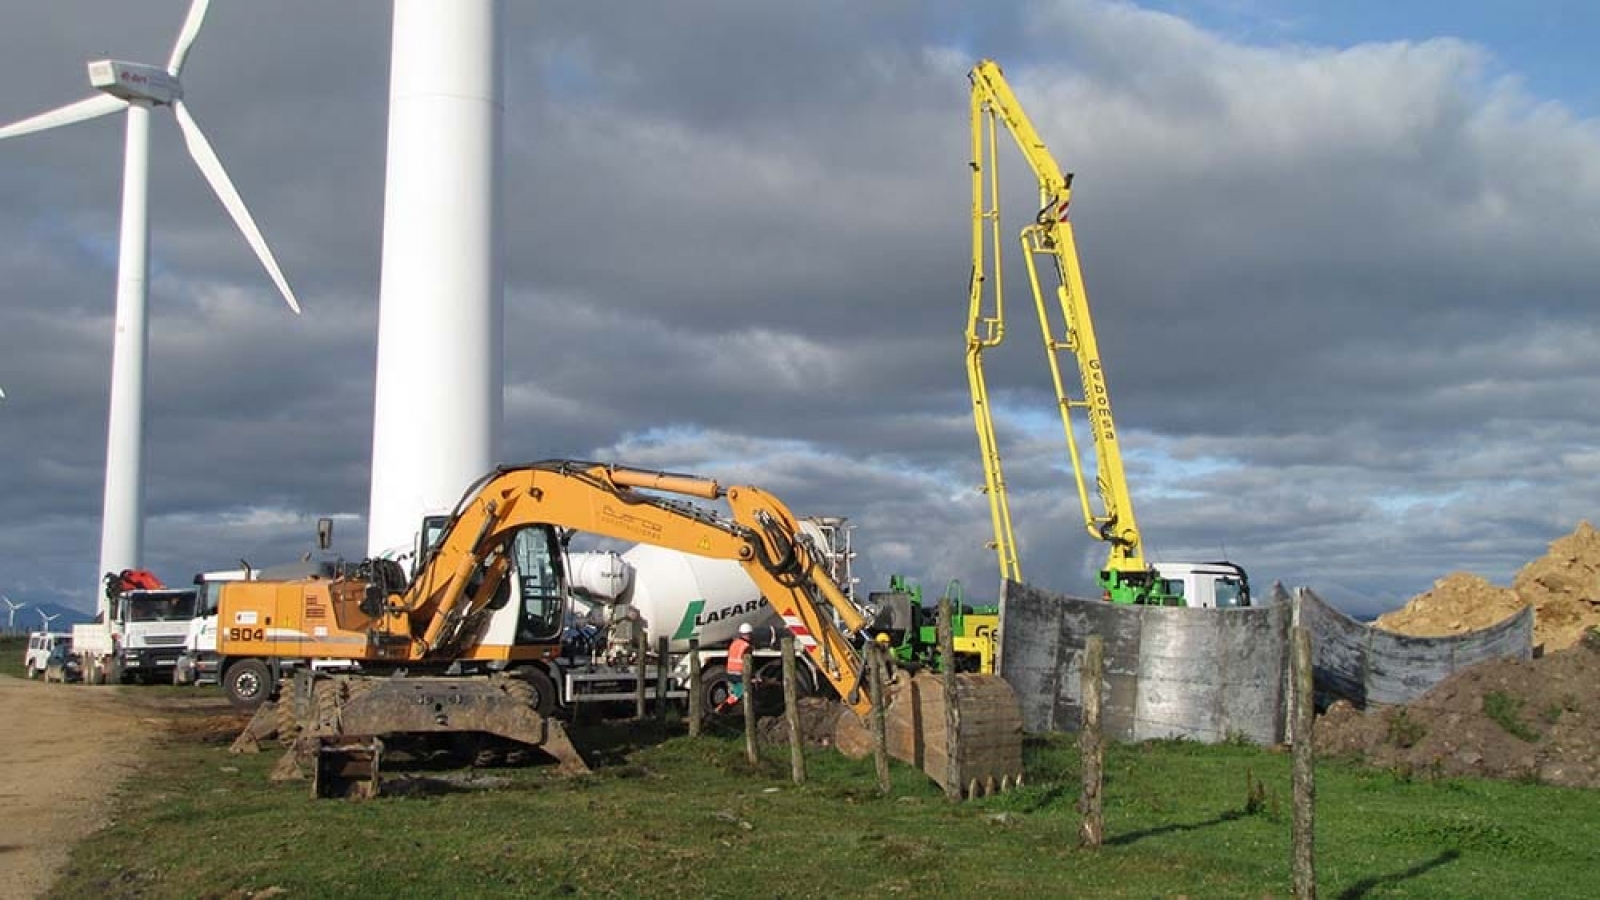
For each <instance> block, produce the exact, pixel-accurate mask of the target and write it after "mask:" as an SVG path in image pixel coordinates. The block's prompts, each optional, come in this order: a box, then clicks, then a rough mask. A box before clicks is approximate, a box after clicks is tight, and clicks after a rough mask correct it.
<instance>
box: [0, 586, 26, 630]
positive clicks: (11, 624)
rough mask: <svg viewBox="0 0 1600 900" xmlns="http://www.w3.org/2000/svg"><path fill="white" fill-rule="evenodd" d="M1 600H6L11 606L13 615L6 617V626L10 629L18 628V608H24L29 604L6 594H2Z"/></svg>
mask: <svg viewBox="0 0 1600 900" xmlns="http://www.w3.org/2000/svg"><path fill="white" fill-rule="evenodd" d="M0 600H4V601H5V602H6V605H7V606H9V607H11V615H10V616H9V617H8V618H7V619H6V628H8V629H10V628H16V627H17V610H19V609H21V608H23V607H24V606H27V605H28V604H26V603H18V602H16V601H14V600H12V599H11V598H10V597H7V596H6V595H5V594H0Z"/></svg>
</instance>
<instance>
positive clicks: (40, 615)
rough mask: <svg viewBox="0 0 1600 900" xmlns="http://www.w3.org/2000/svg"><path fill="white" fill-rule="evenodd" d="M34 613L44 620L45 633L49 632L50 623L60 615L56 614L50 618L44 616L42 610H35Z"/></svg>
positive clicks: (49, 616)
mask: <svg viewBox="0 0 1600 900" xmlns="http://www.w3.org/2000/svg"><path fill="white" fill-rule="evenodd" d="M36 612H38V613H39V618H41V619H43V620H44V630H45V631H49V630H50V623H51V622H54V621H55V620H57V619H59V618H61V613H56V614H55V615H53V616H51V615H46V614H45V611H44V610H42V609H41V610H36Z"/></svg>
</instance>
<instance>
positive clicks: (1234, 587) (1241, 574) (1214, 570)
mask: <svg viewBox="0 0 1600 900" xmlns="http://www.w3.org/2000/svg"><path fill="white" fill-rule="evenodd" d="M1155 568H1156V571H1157V572H1159V573H1161V578H1162V580H1164V581H1165V582H1166V584H1167V590H1168V592H1169V593H1172V594H1174V595H1177V596H1181V597H1182V598H1183V605H1184V606H1189V607H1199V608H1201V609H1234V608H1237V607H1244V606H1249V605H1250V577H1249V576H1248V575H1246V574H1245V571H1244V569H1242V568H1240V567H1239V566H1237V565H1235V564H1234V563H1231V562H1208V563H1182V562H1158V563H1156V564H1155Z"/></svg>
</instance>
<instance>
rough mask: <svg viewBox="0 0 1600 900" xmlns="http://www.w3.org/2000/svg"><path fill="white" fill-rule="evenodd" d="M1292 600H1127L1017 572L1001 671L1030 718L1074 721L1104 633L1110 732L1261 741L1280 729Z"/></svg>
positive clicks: (1071, 726) (1008, 598)
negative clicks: (1090, 643)
mask: <svg viewBox="0 0 1600 900" xmlns="http://www.w3.org/2000/svg"><path fill="white" fill-rule="evenodd" d="M1289 617H1290V606H1289V605H1287V604H1274V605H1272V606H1266V607H1256V608H1252V609H1181V608H1170V607H1169V608H1163V607H1153V606H1121V605H1114V604H1110V603H1106V602H1104V601H1101V600H1089V599H1084V598H1078V597H1068V596H1066V595H1063V594H1056V593H1052V592H1049V591H1043V590H1040V589H1038V588H1034V587H1030V586H1028V585H1024V584H1018V583H1016V582H1007V583H1006V584H1005V585H1004V587H1003V588H1002V596H1001V602H1000V635H1001V637H1000V641H1001V647H1000V660H999V671H1000V675H1001V676H1002V677H1003V678H1005V679H1006V681H1008V682H1010V684H1011V686H1012V688H1013V689H1014V690H1015V691H1016V693H1017V696H1018V698H1019V700H1021V703H1022V722H1023V728H1024V729H1026V730H1028V731H1032V732H1042V731H1074V730H1076V729H1077V727H1078V722H1079V718H1080V711H1081V690H1080V686H1079V672H1080V668H1081V664H1082V658H1083V647H1084V642H1085V640H1086V639H1087V638H1088V636H1089V635H1092V634H1098V635H1100V636H1101V638H1102V639H1103V640H1104V641H1105V651H1106V655H1105V658H1106V668H1105V682H1106V685H1105V687H1106V690H1105V698H1106V700H1105V703H1106V705H1105V709H1104V710H1103V712H1102V722H1103V723H1104V728H1105V733H1106V736H1107V737H1108V738H1110V739H1112V740H1122V741H1130V740H1131V741H1140V740H1148V739H1152V738H1170V737H1182V738H1188V739H1191V740H1198V741H1205V742H1216V741H1222V740H1226V739H1229V738H1231V737H1235V736H1240V737H1245V738H1247V739H1249V740H1252V741H1255V742H1258V743H1276V742H1278V741H1279V740H1281V739H1282V737H1283V719H1284V717H1283V708H1284V703H1283V697H1284V671H1285V666H1286V652H1287V650H1286V648H1287V646H1288V641H1287V633H1288V624H1289Z"/></svg>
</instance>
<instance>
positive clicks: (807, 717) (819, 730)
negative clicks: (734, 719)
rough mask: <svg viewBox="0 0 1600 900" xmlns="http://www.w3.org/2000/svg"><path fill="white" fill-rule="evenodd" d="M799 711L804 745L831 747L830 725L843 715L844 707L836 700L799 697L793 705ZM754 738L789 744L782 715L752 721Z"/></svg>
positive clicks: (772, 742)
mask: <svg viewBox="0 0 1600 900" xmlns="http://www.w3.org/2000/svg"><path fill="white" fill-rule="evenodd" d="M796 707H797V708H798V709H799V711H800V740H801V741H802V742H803V743H804V744H805V745H806V746H807V747H831V746H833V731H834V726H836V725H837V724H838V722H839V717H840V716H841V715H843V714H844V706H843V705H842V704H841V703H839V702H838V701H837V700H824V699H822V698H820V697H801V698H800V701H799V702H798V703H797V704H796ZM756 740H757V741H759V742H761V743H762V744H768V745H773V746H777V745H783V746H788V744H789V723H788V720H786V719H785V718H784V717H783V716H781V715H779V716H767V717H765V718H763V719H761V720H760V721H758V722H757V723H756Z"/></svg>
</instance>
